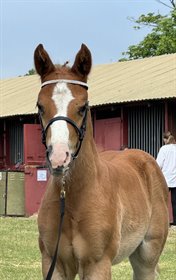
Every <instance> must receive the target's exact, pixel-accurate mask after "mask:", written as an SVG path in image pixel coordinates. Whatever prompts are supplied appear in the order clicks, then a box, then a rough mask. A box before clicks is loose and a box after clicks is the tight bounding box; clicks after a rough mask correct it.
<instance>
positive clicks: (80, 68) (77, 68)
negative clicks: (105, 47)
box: [71, 44, 92, 77]
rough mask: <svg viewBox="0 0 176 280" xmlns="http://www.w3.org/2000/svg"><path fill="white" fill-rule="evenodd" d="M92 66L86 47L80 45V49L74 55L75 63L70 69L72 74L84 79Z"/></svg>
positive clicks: (89, 53)
mask: <svg viewBox="0 0 176 280" xmlns="http://www.w3.org/2000/svg"><path fill="white" fill-rule="evenodd" d="M91 66H92V57H91V52H90V51H89V49H88V48H87V46H86V45H84V44H82V46H81V49H80V50H79V52H78V53H77V55H76V58H75V62H74V64H73V66H72V68H71V70H72V71H73V72H75V73H76V74H78V75H81V76H82V77H86V76H87V75H88V74H89V72H90V70H91Z"/></svg>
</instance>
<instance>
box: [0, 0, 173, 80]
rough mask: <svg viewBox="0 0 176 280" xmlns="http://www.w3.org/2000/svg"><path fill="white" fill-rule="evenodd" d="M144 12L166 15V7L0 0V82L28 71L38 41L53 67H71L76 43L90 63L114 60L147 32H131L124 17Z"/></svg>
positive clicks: (137, 1)
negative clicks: (84, 48)
mask: <svg viewBox="0 0 176 280" xmlns="http://www.w3.org/2000/svg"><path fill="white" fill-rule="evenodd" d="M149 12H155V13H161V14H162V15H166V14H169V13H170V9H169V8H167V7H166V6H164V5H162V4H159V3H158V2H157V1H156V0H114V1H112V0H106V1H104V0H87V1H86V0H79V1H78V0H63V1H61V0H0V18H1V19H0V79H8V78H13V77H18V76H23V75H25V74H26V73H28V71H29V70H30V69H32V68H34V63H33V53H34V50H35V48H36V47H37V45H38V44H40V43H41V44H43V46H44V48H45V49H46V51H47V52H48V53H49V55H50V57H51V59H52V61H53V63H60V64H63V63H64V62H65V61H69V62H70V65H72V63H73V62H74V58H75V55H76V53H77V52H78V51H79V49H80V47H81V44H82V43H84V44H86V45H87V47H88V48H89V49H90V51H91V53H92V58H93V65H97V64H105V63H106V64H107V63H112V62H116V61H118V59H120V58H122V57H123V55H122V52H124V51H127V49H128V47H129V46H130V45H133V44H137V43H139V42H140V41H141V40H142V39H143V38H144V36H145V35H146V34H148V33H149V32H150V29H149V28H148V27H143V28H142V29H141V30H134V28H133V26H134V25H135V24H134V22H132V21H130V20H129V19H128V18H129V17H133V18H135V19H137V18H138V17H139V16H140V15H141V14H147V13H149Z"/></svg>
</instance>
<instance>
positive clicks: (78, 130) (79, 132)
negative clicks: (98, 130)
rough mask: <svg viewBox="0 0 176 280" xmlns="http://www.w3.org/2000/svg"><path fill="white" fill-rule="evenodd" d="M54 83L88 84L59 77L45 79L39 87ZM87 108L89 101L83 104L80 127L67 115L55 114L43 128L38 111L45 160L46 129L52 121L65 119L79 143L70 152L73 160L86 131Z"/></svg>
mask: <svg viewBox="0 0 176 280" xmlns="http://www.w3.org/2000/svg"><path fill="white" fill-rule="evenodd" d="M55 83H70V84H75V85H80V86H83V87H86V88H87V89H88V85H87V83H84V82H81V81H76V80H64V79H59V80H50V81H46V82H44V83H42V84H41V87H44V86H46V85H50V84H55ZM88 109H89V103H88V102H86V104H85V112H84V116H83V120H82V124H81V127H78V126H77V124H76V123H75V122H74V121H73V120H71V119H70V118H68V117H64V116H57V117H55V118H52V119H51V120H50V121H49V122H48V124H47V125H46V127H45V128H44V126H43V123H42V117H41V113H40V112H39V120H40V124H41V127H42V143H43V144H44V145H45V148H46V156H47V160H48V161H49V152H50V151H49V148H48V147H47V145H46V135H47V131H48V129H49V127H50V125H52V123H54V122H55V121H61V120H62V121H66V122H67V123H69V124H71V125H72V126H73V127H74V129H75V130H76V133H77V135H78V140H79V143H78V145H77V150H76V152H75V153H74V154H72V155H71V156H72V159H73V160H74V159H75V158H77V156H78V153H79V151H80V148H81V145H82V141H83V138H84V135H85V131H86V121H87V111H88Z"/></svg>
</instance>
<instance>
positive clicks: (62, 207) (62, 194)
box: [46, 174, 66, 280]
mask: <svg viewBox="0 0 176 280" xmlns="http://www.w3.org/2000/svg"><path fill="white" fill-rule="evenodd" d="M65 195H66V192H65V174H64V175H63V177H62V186H61V191H60V223H59V228H58V239H57V244H56V249H55V253H54V257H53V260H52V263H51V265H50V268H49V271H48V274H47V276H46V280H51V278H52V275H53V272H54V268H55V266H56V261H57V254H58V247H59V241H60V237H61V233H62V225H63V220H64V214H65Z"/></svg>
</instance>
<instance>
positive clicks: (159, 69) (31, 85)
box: [0, 54, 176, 216]
mask: <svg viewBox="0 0 176 280" xmlns="http://www.w3.org/2000/svg"><path fill="white" fill-rule="evenodd" d="M88 83H89V102H90V106H91V112H92V121H93V128H94V138H95V141H96V143H97V146H98V149H99V150H107V149H113V150H117V151H118V150H120V149H121V147H122V146H123V145H127V146H128V147H129V148H138V149H142V150H144V151H146V152H148V153H150V154H151V155H153V156H154V157H156V155H157V153H158V150H159V148H160V147H161V145H162V144H163V143H162V134H163V132H164V131H166V130H170V131H172V133H173V134H174V135H175V136H176V110H175V108H176V54H168V55H162V56H158V57H152V58H146V59H139V60H133V61H127V62H116V63H111V64H104V65H97V66H94V67H93V69H92V72H91V75H90V77H89V81H88ZM39 90H40V80H39V77H38V76H37V75H32V76H24V77H17V78H12V79H6V80H1V81H0V92H1V94H0V96H1V106H0V215H12V216H13V215H14V216H30V215H32V214H34V213H35V212H37V210H38V207H39V205H40V201H41V197H42V195H43V193H44V191H45V187H46V181H47V179H48V176H49V172H48V169H47V167H46V163H45V149H44V147H43V146H42V144H41V128H40V124H39V120H38V115H37V108H36V100H37V95H38V92H39Z"/></svg>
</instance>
